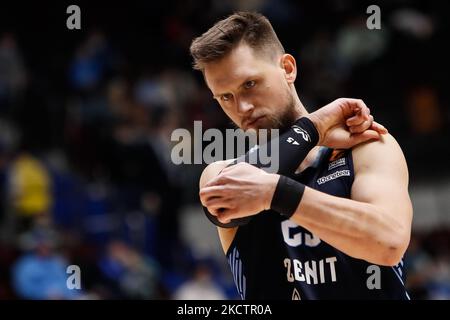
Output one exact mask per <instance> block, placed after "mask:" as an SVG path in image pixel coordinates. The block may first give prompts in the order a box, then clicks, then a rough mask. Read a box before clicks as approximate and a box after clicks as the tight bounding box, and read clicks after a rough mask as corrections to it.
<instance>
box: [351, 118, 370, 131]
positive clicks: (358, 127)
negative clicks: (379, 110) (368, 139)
mask: <svg viewBox="0 0 450 320" xmlns="http://www.w3.org/2000/svg"><path fill="white" fill-rule="evenodd" d="M372 123H373V116H371V115H369V116H368V120H366V121H363V122H362V123H361V124H359V125H355V126H351V127H349V128H348V129H349V131H350V132H351V133H361V132H364V131H365V130H367V129H369V128H370V127H371V126H372Z"/></svg>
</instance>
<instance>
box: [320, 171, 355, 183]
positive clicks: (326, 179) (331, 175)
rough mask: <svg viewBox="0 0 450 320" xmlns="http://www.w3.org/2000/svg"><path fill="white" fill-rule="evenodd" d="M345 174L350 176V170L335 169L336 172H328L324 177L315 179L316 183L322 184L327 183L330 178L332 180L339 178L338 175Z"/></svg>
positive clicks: (342, 175) (343, 175)
mask: <svg viewBox="0 0 450 320" xmlns="http://www.w3.org/2000/svg"><path fill="white" fill-rule="evenodd" d="M345 176H347V177H349V176H350V170H341V171H336V172H334V173H332V174H329V175H327V176H325V177H320V178H319V179H317V183H318V184H324V183H327V182H329V181H331V180H334V179H337V178H340V177H345Z"/></svg>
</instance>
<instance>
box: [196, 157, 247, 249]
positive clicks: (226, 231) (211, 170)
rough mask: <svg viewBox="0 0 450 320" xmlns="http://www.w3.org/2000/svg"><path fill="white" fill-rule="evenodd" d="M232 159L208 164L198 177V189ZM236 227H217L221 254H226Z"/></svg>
mask: <svg viewBox="0 0 450 320" xmlns="http://www.w3.org/2000/svg"><path fill="white" fill-rule="evenodd" d="M232 161H233V159H231V160H226V161H217V162H214V163H211V164H209V165H208V166H207V167H206V168H205V170H203V173H202V175H201V176H200V182H199V187H200V189H201V188H203V187H204V186H205V185H206V184H207V183H208V182H209V181H210V180H212V179H213V178H215V177H216V176H217V175H218V174H219V173H220V171H222V170H223V169H224V168H225V167H226V166H227V165H229V164H230V163H231V162H232ZM237 229H238V227H235V228H220V227H217V231H218V233H219V238H220V243H221V244H222V249H223V252H224V253H225V254H226V253H227V251H228V248H229V247H230V245H231V242H232V241H233V239H234V236H235V234H236V232H237Z"/></svg>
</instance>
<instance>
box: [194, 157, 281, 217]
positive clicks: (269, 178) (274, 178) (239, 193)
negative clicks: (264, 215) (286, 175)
mask: <svg viewBox="0 0 450 320" xmlns="http://www.w3.org/2000/svg"><path fill="white" fill-rule="evenodd" d="M279 177H280V176H279V175H276V174H270V173H267V172H265V171H263V170H261V169H259V168H256V167H254V166H252V165H250V164H248V163H245V162H241V163H238V164H236V165H233V166H231V167H227V168H225V169H223V170H222V172H221V173H220V174H219V175H217V176H216V177H215V178H214V179H213V180H211V181H210V182H208V183H207V184H206V185H205V186H204V187H203V188H201V189H200V193H199V195H200V201H201V202H202V204H203V206H204V207H206V208H207V209H208V211H209V212H210V213H211V214H212V215H215V216H217V218H218V220H219V221H220V222H222V223H228V222H230V220H231V219H236V218H242V217H246V216H251V215H255V214H257V213H259V212H261V211H264V210H267V209H269V208H270V203H271V202H272V196H273V193H274V191H275V188H276V186H277V183H278V179H279Z"/></svg>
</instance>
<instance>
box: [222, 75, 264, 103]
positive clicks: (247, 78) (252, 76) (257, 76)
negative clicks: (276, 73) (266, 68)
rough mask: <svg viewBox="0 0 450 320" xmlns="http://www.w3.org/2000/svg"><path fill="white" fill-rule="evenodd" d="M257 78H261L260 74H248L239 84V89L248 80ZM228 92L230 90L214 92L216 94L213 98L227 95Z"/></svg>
mask: <svg viewBox="0 0 450 320" xmlns="http://www.w3.org/2000/svg"><path fill="white" fill-rule="evenodd" d="M257 78H260V74H253V75H250V76H247V77H246V78H245V79H244V81H242V82H241V84H240V85H239V87H238V88H239V89H240V88H242V87H243V86H244V84H245V83H246V82H247V81H250V80H252V79H257ZM227 93H229V92H225V93H218V94H214V95H213V98H214V99H217V98H219V97H221V96H223V95H225V94H227Z"/></svg>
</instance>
